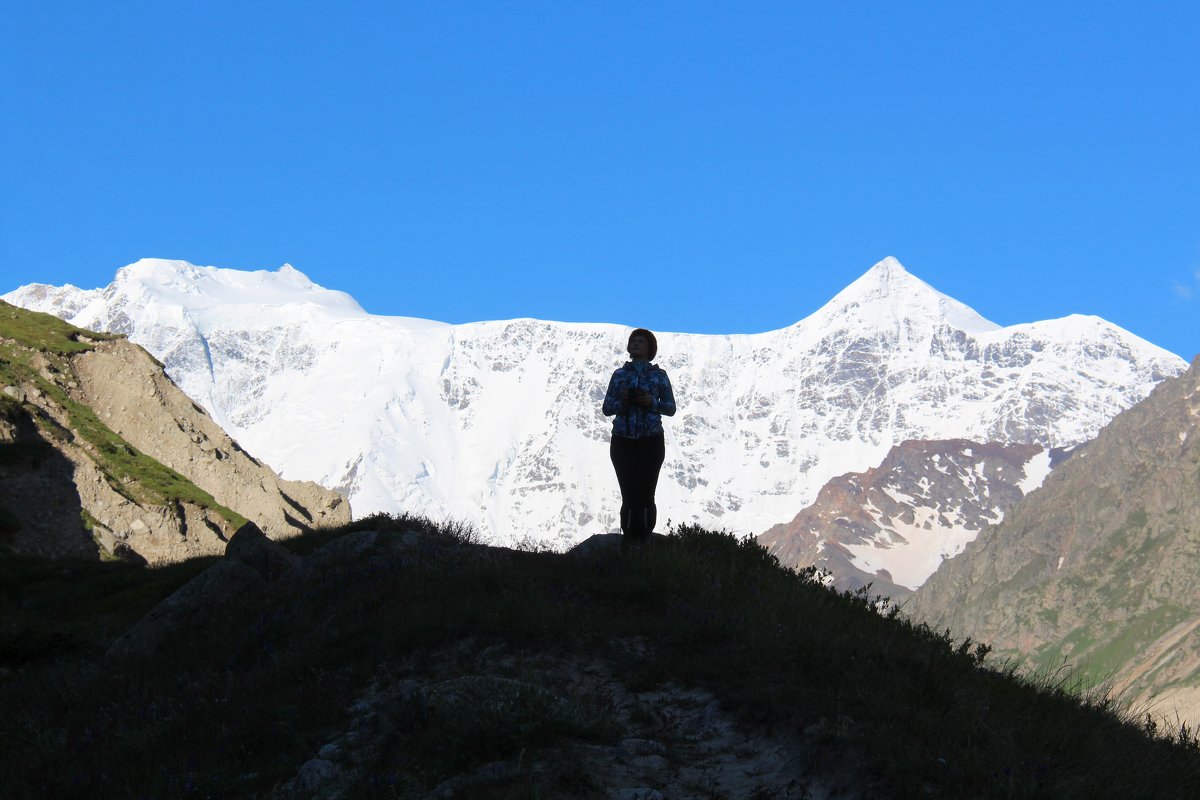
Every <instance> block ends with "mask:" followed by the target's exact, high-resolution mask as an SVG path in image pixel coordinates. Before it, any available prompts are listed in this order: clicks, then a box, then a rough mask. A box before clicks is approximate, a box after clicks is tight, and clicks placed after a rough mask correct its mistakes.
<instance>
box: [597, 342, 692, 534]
mask: <svg viewBox="0 0 1200 800" xmlns="http://www.w3.org/2000/svg"><path fill="white" fill-rule="evenodd" d="M627 347H628V350H629V359H630V360H629V361H628V362H626V363H625V366H623V367H621V368H620V369H618V370H617V371H616V372H614V373H613V376H612V379H611V380H610V381H609V382H608V393H607V394H605V395H604V415H605V416H606V417H611V416H614V415H615V416H616V418H615V419H614V420H613V432H612V444H611V445H610V446H609V455H610V456H611V457H612V462H613V468H614V469H615V470H616V471H617V483H619V484H620V485H621V533H622V534H623V537H622V539H621V544H622V545H626V544H630V543H635V544H639V545H640V544H645V543H646V542H647V541H649V540H650V534H651V533H652V532H653V531H654V523H655V521H656V517H657V513H658V509H657V508H655V506H654V489H655V487H657V486H658V471H659V469H660V468H661V467H662V463H663V457H664V456H665V454H666V448H665V446H664V444H663V427H662V415H663V414H665V415H667V416H668V417H671V416H674V415H675V396H674V395H673V394H672V393H671V381H670V379H669V378H668V377H667V373H666V372H664V371H663V370H661V369H659V368H658V367H656V366H655V365H654V364H651V363H650V361H651V359H653V358H654V356H655V354H656V353H657V352H658V341H657V340H656V339H655V338H654V334H653V333H651V332H650V331H648V330H646V329H645V328H638V329H637V330H635V331H634V332H633V333H631V334H629V344H628V346H627Z"/></svg>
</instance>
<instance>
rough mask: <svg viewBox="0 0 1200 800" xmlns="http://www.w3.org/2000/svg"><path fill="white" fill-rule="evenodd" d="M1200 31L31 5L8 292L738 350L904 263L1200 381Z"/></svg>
mask: <svg viewBox="0 0 1200 800" xmlns="http://www.w3.org/2000/svg"><path fill="white" fill-rule="evenodd" d="M1198 8H1200V4H1197V3H1193V2H1168V3H1154V2H1128V3H1121V2H1101V3H1096V2H1048V1H1047V0H1041V1H1040V2H968V1H964V2H953V3H936V4H935V3H922V2H908V3H884V2H832V1H831V2H823V3H802V2H786V3H783V2H781V3H766V2H749V3H745V2H742V3H732V2H729V3H705V2H679V3H675V2H611V1H610V2H562V1H561V0H556V1H554V2H519V1H517V2H504V3H499V2H496V3H491V2H481V1H477V2H447V1H444V0H443V1H442V2H420V3H410V2H398V1H397V0H392V2H378V3H376V2H370V3H366V2H341V3H312V2H309V3H305V2H287V3H269V2H244V0H243V2H238V3H228V2H162V0H156V1H155V2H121V1H120V0H114V2H112V3H96V2H77V3H57V2H53V1H52V0H41V1H39V2H16V0H9V2H7V3H5V10H4V12H3V20H2V22H0V98H2V102H3V106H2V108H0V111H2V116H3V120H2V124H0V147H2V148H3V163H2V165H0V291H7V290H9V289H11V288H15V287H16V286H18V285H20V284H23V283H27V282H31V281H39V282H46V283H63V282H71V283H74V284H76V285H79V286H83V287H85V288H92V287H95V286H102V285H104V284H107V283H108V282H109V281H110V280H111V279H112V275H113V272H114V271H115V270H116V269H117V268H118V267H120V266H122V265H124V264H126V263H129V262H131V261H134V260H136V259H137V258H140V257H143V256H153V257H160V258H181V259H186V260H188V261H192V262H194V263H197V264H203V265H216V266H222V267H234V268H239V269H263V268H267V269H274V268H276V267H278V266H279V265H280V264H282V263H284V262H289V263H291V264H293V265H294V266H296V267H297V268H298V269H300V270H301V271H303V272H305V273H307V274H308V275H309V276H310V277H311V278H312V279H313V280H315V281H317V282H318V283H321V284H323V285H325V286H328V287H330V288H336V289H342V290H344V291H347V292H349V293H351V294H352V295H354V296H355V297H356V298H357V299H358V300H359V302H360V303H362V305H363V306H364V307H366V308H367V309H368V310H369V311H372V312H375V313H380V314H401V315H409V316H421V317H428V318H432V319H439V320H445V321H448V322H465V321H473V320H482V319H504V318H511V317H519V316H532V317H540V318H544V319H557V320H575V321H606V322H618V323H624V324H630V325H645V326H647V327H650V328H653V329H657V330H675V331H690V332H700V333H734V332H755V331H764V330H771V329H774V328H779V327H782V326H785V325H789V324H791V323H793V322H795V321H796V320H798V319H800V318H802V317H804V316H806V315H807V314H809V313H811V312H812V311H814V310H815V309H816V308H818V307H819V306H820V305H821V304H822V303H824V302H825V301H826V300H828V299H829V297H831V296H832V295H833V294H834V293H835V292H837V291H838V290H840V289H841V288H842V287H844V286H845V285H846V284H847V283H849V282H850V281H851V280H853V279H854V278H856V277H858V275H860V274H861V273H862V272H864V271H865V270H866V269H867V268H868V267H870V266H871V264H873V263H874V262H875V261H877V260H879V259H881V258H883V257H884V256H887V255H894V256H896V257H898V258H899V259H900V260H901V261H902V262H903V263H904V264H905V265H906V266H907V267H908V268H909V269H910V271H912V272H913V273H914V274H916V275H918V276H919V277H921V278H923V279H924V280H926V281H928V282H929V283H931V284H933V285H934V286H935V287H937V288H938V289H940V290H942V291H943V292H946V293H947V294H949V295H951V296H953V297H956V298H957V299H959V300H961V301H963V302H965V303H967V304H969V305H971V306H973V307H974V308H975V309H976V310H978V311H979V312H980V313H982V314H983V315H984V316H986V317H989V318H990V319H992V320H994V321H996V322H998V323H1001V324H1011V323H1015V322H1026V321H1032V320H1036V319H1046V318H1050V317H1057V316H1062V315H1065V314H1069V313H1075V312H1078V313H1089V314H1098V315H1100V316H1102V317H1105V318H1106V319H1109V320H1111V321H1113V322H1115V323H1117V324H1119V325H1122V326H1124V327H1126V328H1128V329H1129V330H1131V331H1133V332H1134V333H1137V334H1138V335H1140V336H1143V337H1145V338H1147V339H1149V340H1150V341H1152V342H1155V343H1157V344H1159V345H1161V346H1163V347H1166V348H1167V349H1169V350H1172V351H1174V352H1176V353H1179V354H1181V355H1183V356H1185V357H1188V358H1190V357H1191V356H1192V355H1194V354H1195V353H1197V352H1198V351H1200V10H1198Z"/></svg>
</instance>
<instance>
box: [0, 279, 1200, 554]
mask: <svg viewBox="0 0 1200 800" xmlns="http://www.w3.org/2000/svg"><path fill="white" fill-rule="evenodd" d="M138 263H139V265H140V266H138V269H136V270H130V269H129V268H125V269H126V270H128V272H127V273H124V278H123V279H122V281H119V282H114V283H113V284H110V286H109V287H106V288H105V289H102V290H90V292H92V293H93V294H87V295H86V297H85V296H84V295H83V294H80V293H79V292H82V291H83V290H79V292H76V293H74V294H72V293H71V292H69V291H67V290H65V289H55V288H53V287H45V286H30V287H25V288H23V289H19V290H17V291H15V292H12V293H10V294H9V295H6V297H8V298H11V299H13V300H15V301H16V302H17V303H18V304H25V305H28V306H30V307H43V308H46V309H47V310H54V309H56V308H57V309H58V311H59V312H60V313H63V314H64V315H67V316H69V317H70V319H71V320H72V321H73V322H74V323H75V324H79V325H82V326H84V327H89V328H112V329H115V330H118V331H122V332H125V333H127V334H128V335H130V336H131V338H132V339H133V340H135V341H138V342H139V343H141V344H143V345H144V346H145V347H147V349H149V350H150V351H151V352H153V353H154V354H155V355H156V356H157V357H158V358H159V359H160V360H162V361H163V362H164V363H165V364H166V365H167V368H168V370H169V372H170V373H171V374H172V375H173V376H174V377H175V378H176V380H177V381H178V383H179V384H180V386H181V388H183V389H184V390H185V391H186V392H187V393H188V394H189V395H191V396H192V397H194V398H196V399H197V401H198V402H200V403H201V404H202V405H204V406H205V407H206V408H207V409H208V410H209V411H210V413H211V414H212V416H213V418H214V419H215V420H217V421H218V422H219V423H220V424H221V425H222V427H224V428H226V430H229V431H230V432H231V433H232V434H233V435H234V436H235V437H236V438H237V439H238V440H239V441H242V442H244V443H245V444H246V446H247V447H248V448H249V449H250V450H252V451H253V452H256V453H261V454H262V455H263V457H264V458H265V459H266V460H267V461H268V463H271V464H272V466H273V467H275V468H276V469H277V470H278V471H279V472H280V473H281V474H283V475H284V476H285V477H289V478H293V477H294V478H302V479H308V480H315V481H317V482H319V483H321V484H323V485H326V486H330V487H334V488H337V489H339V490H340V491H343V492H345V493H347V494H348V495H349V496H350V497H351V502H352V503H353V505H354V508H355V509H356V512H357V513H361V514H368V513H371V512H373V511H400V510H403V511H407V512H412V513H421V514H426V515H429V516H432V517H434V518H445V517H447V516H449V517H455V518H461V519H464V520H465V521H468V522H470V523H472V524H474V525H476V526H477V527H479V528H480V529H481V530H482V531H483V532H484V533H485V535H486V536H489V537H491V538H492V539H493V540H494V541H497V542H498V543H502V542H508V543H513V542H515V541H517V540H518V539H519V538H521V537H523V536H532V537H534V538H536V539H537V540H538V541H541V542H544V543H548V544H551V545H552V546H555V547H559V548H565V547H568V546H570V545H571V544H573V543H575V542H576V541H578V539H579V538H580V536H583V535H586V534H587V533H592V532H596V531H597V530H613V529H615V524H616V514H615V511H616V508H617V506H618V501H617V490H616V485H615V481H614V480H613V479H612V477H611V467H610V465H609V464H608V458H607V452H606V450H607V448H606V447H605V443H606V441H607V436H608V429H609V425H608V421H607V420H605V419H604V418H603V416H602V415H601V414H600V412H599V404H600V396H602V394H603V389H604V382H605V381H606V380H607V377H608V375H609V374H610V373H611V371H612V369H613V368H614V367H615V366H617V365H619V364H620V363H621V362H622V361H623V360H624V356H623V345H624V338H625V336H626V334H627V330H626V329H625V328H623V327H621V326H616V325H607V324H601V323H578V324H575V323H553V322H544V321H540V320H532V319H522V320H511V321H492V322H478V323H467V324H462V325H449V324H446V323H439V322H435V321H428V320H418V319H413V318H406V317H377V316H373V315H364V313H365V312H361V309H359V308H358V306H357V304H356V303H355V304H354V306H353V307H351V306H350V305H349V304H348V302H345V301H343V300H341V299H340V297H338V296H337V294H338V293H334V295H331V296H330V297H332V298H333V299H330V297H327V296H325V295H319V294H317V295H314V294H313V292H312V291H308V290H305V291H303V292H300V293H298V294H297V295H296V297H297V298H299V299H304V300H305V302H295V303H276V302H272V303H266V302H265V299H278V298H279V297H281V296H286V294H287V293H286V292H283V291H282V290H280V291H279V292H275V290H278V289H279V287H280V286H281V285H282V284H283V283H290V282H294V281H295V277H294V276H291V275H289V276H285V280H282V282H280V281H276V280H274V279H272V278H271V276H273V275H277V273H267V272H263V273H253V274H252V275H253V280H252V279H251V278H249V277H246V274H244V273H238V272H237V271H218V270H216V269H215V268H200V267H195V268H192V269H194V270H196V271H198V272H196V273H194V274H200V275H203V276H204V280H205V281H217V280H226V281H230V280H232V281H233V282H234V284H235V285H236V286H237V287H238V288H239V289H241V288H244V285H247V284H249V285H250V286H251V289H254V291H250V290H249V289H247V290H246V292H247V293H246V294H245V295H244V296H243V297H234V298H233V300H236V301H237V302H233V301H231V300H229V297H228V295H229V294H230V293H229V292H227V291H225V290H224V289H222V290H221V291H209V290H204V291H205V292H208V293H207V294H204V293H202V297H201V299H199V300H197V299H196V295H195V294H186V293H185V294H183V295H179V294H176V295H174V296H173V297H172V298H167V299H170V302H167V299H164V296H154V295H153V292H152V291H150V289H147V288H146V284H145V283H144V282H142V283H139V281H140V280H141V278H140V277H139V275H141V273H143V272H149V273H150V274H154V273H155V271H156V270H157V271H161V270H164V269H166V270H167V271H168V272H169V273H170V275H169V277H171V278H172V279H173V278H174V277H178V276H179V275H180V274H182V273H181V272H180V270H183V271H184V272H187V269H186V268H184V267H180V266H178V264H177V265H176V266H175V267H173V268H172V267H171V265H170V264H167V265H166V266H164V264H163V263H159V262H152V261H145V262H138ZM188 266H189V267H190V265H188ZM172 270H173V271H172ZM188 274H193V273H190V272H188ZM163 280H166V279H163ZM255 281H257V282H258V283H261V284H264V285H266V284H269V286H268V288H267V289H262V291H261V292H260V293H259V294H255V293H254V292H255V291H258V290H259V289H261V286H259V289H255V288H254V287H255V286H258V284H257V283H255ZM168 282H170V281H168ZM310 283H311V282H310ZM185 284H186V282H185ZM856 284H857V286H856ZM194 285H195V286H199V284H194ZM852 287H854V291H850V289H851V288H852ZM889 287H890V288H889ZM151 288H152V287H151ZM876 290H878V291H876ZM172 291H174V290H172ZM197 291H201V290H200V289H199V288H197ZM846 291H850V294H846ZM272 292H275V293H272ZM881 292H882V294H881ZM892 292H899V293H900V294H901V295H902V297H893V296H892V294H891V293H892ZM840 295H841V296H842V300H841V301H838V302H837V303H835V302H834V301H831V302H830V303H828V304H826V305H825V306H823V307H822V308H821V309H818V310H817V311H816V312H814V313H813V314H811V315H809V316H808V317H805V318H804V319H802V320H800V321H798V322H797V323H796V324H794V325H792V326H789V327H787V328H782V329H779V330H777V331H768V332H765V333H757V334H737V335H729V336H703V335H693V334H681V333H670V332H663V333H661V334H660V335H659V344H660V347H659V350H660V354H661V355H660V358H659V363H660V365H661V366H663V367H664V368H665V369H666V370H667V371H668V373H669V374H670V375H671V378H672V381H673V383H674V384H675V386H676V394H677V396H678V397H679V399H680V413H679V415H677V416H676V417H675V418H674V419H673V420H670V421H669V424H668V426H667V444H668V457H667V462H666V463H665V465H664V468H663V473H662V479H661V480H660V484H659V487H660V488H659V507H660V509H661V510H662V513H660V516H663V517H664V518H666V519H675V520H689V519H690V520H695V521H697V522H699V523H701V524H706V525H709V526H714V527H722V526H723V527H729V526H731V525H732V526H733V527H735V528H737V529H740V530H742V531H745V532H758V531H762V530H766V529H767V528H768V527H770V526H771V525H774V524H776V523H778V522H779V521H780V520H784V519H790V518H792V517H793V516H794V515H795V513H796V510H797V509H798V508H802V507H803V506H805V505H807V504H808V503H809V502H811V501H812V499H813V498H815V496H816V493H817V492H818V490H819V489H820V488H821V487H822V486H824V485H825V483H827V482H828V480H830V479H831V478H833V477H834V476H836V475H840V474H843V473H845V472H849V471H854V470H862V469H866V468H868V467H870V466H873V465H875V464H878V463H879V461H880V460H881V459H882V458H883V457H884V456H885V455H886V453H887V451H888V449H890V448H891V447H892V446H894V445H895V444H898V443H899V442H901V441H905V440H911V439H949V438H968V439H973V440H977V441H1001V442H1009V443H1038V444H1040V445H1042V446H1050V447H1056V446H1068V445H1071V444H1076V443H1078V442H1080V441H1084V440H1086V439H1088V438H1090V437H1091V436H1094V435H1095V432H1096V431H1098V430H1099V428H1100V427H1101V426H1102V425H1103V424H1104V423H1105V422H1107V420H1108V419H1110V418H1111V417H1112V416H1113V415H1115V414H1116V413H1117V412H1118V411H1120V410H1122V409H1124V408H1127V407H1128V406H1130V405H1132V404H1133V403H1134V402H1137V401H1138V400H1139V399H1141V398H1142V397H1144V396H1145V394H1146V393H1148V392H1149V390H1150V388H1152V387H1153V386H1154V385H1155V384H1156V383H1157V382H1158V381H1160V380H1162V379H1163V378H1164V377H1168V376H1170V375H1173V374H1178V372H1181V371H1182V370H1183V368H1184V366H1185V364H1184V362H1183V361H1182V359H1179V358H1178V357H1177V356H1174V355H1173V354H1170V353H1167V352H1166V351H1164V350H1162V349H1161V348H1157V347H1155V346H1153V345H1151V344H1150V343H1147V342H1144V341H1143V340H1140V339H1138V338H1137V337H1134V336H1133V335H1132V334H1128V333H1127V332H1125V331H1122V330H1121V329H1119V328H1117V327H1116V326H1112V325H1109V324H1107V323H1103V322H1102V321H1099V320H1093V321H1090V322H1089V321H1086V320H1083V321H1081V320H1078V319H1073V318H1067V319H1066V320H1065V321H1050V322H1047V323H1027V324H1025V325H1023V326H1010V327H1008V328H1000V327H997V326H993V325H991V323H987V324H986V325H985V324H984V323H986V320H983V318H982V317H979V316H978V315H977V314H974V312H970V310H969V309H968V308H967V307H966V306H963V305H962V304H960V303H957V301H953V300H952V299H950V298H948V297H946V296H945V295H942V294H941V293H938V292H937V291H936V290H935V289H933V288H932V287H929V286H928V284H925V283H924V282H922V281H920V280H919V279H917V278H916V277H915V276H912V275H911V273H909V272H907V270H904V269H903V267H902V266H901V265H900V264H899V262H896V261H895V260H894V259H890V260H888V259H885V260H884V261H883V262H880V263H879V264H877V265H876V266H875V267H872V269H871V270H868V272H867V273H866V274H864V276H863V277H862V278H860V279H859V281H856V282H855V283H853V284H851V286H850V287H847V290H845V291H844V292H843V293H840ZM911 296H915V297H916V298H917V300H916V301H915V306H916V310H913V309H912V308H910V305H912V304H911V303H907V301H904V300H903V298H908V299H909V300H911ZM321 298H325V299H326V300H329V303H330V307H329V308H327V307H326V306H325V305H322V304H321V303H320V302H317V300H320V299H321ZM889 298H891V300H889ZM836 299H837V298H836V297H835V300H836ZM243 301H246V302H243ZM873 304H874V305H873ZM330 309H332V310H330ZM356 309H357V310H356ZM872 309H874V310H872ZM963 309H966V310H965V311H964V310H963ZM968 312H969V313H968ZM972 315H973V316H972ZM860 317H861V318H860ZM960 317H961V319H959V318H960ZM864 319H865V320H866V321H868V322H871V324H872V325H873V326H874V327H871V328H869V329H868V328H864V325H863V322H864ZM956 324H960V325H962V326H964V327H965V328H968V329H969V330H965V329H964V328H963V327H955V325H956ZM989 326H990V327H989ZM984 328H987V329H986V330H985V329H984ZM972 331H974V332H972ZM297 430H304V431H305V437H304V439H303V440H302V441H299V440H297V437H295V435H294V433H295V431H297ZM459 453H470V454H471V458H469V459H462V458H459V457H458V456H457V454H459ZM580 531H582V532H583V533H579V532H580Z"/></svg>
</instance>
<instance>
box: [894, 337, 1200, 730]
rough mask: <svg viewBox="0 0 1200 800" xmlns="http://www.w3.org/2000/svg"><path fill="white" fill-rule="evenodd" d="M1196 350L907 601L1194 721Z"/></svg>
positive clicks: (1199, 545) (912, 608)
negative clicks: (1181, 368) (1175, 373)
mask: <svg viewBox="0 0 1200 800" xmlns="http://www.w3.org/2000/svg"><path fill="white" fill-rule="evenodd" d="M1198 441H1200V357H1197V358H1196V360H1195V361H1193V362H1192V365H1191V366H1190V367H1189V369H1188V371H1187V372H1186V373H1184V374H1183V375H1181V376H1179V377H1176V378H1173V379H1170V380H1168V381H1164V382H1163V383H1162V384H1160V385H1159V386H1158V387H1157V388H1156V389H1155V391H1154V392H1152V393H1151V395H1150V396H1149V397H1148V398H1147V399H1146V400H1144V401H1143V402H1141V403H1139V404H1137V405H1136V406H1134V407H1132V408H1130V409H1128V410H1126V411H1124V412H1122V413H1121V414H1119V415H1117V416H1116V417H1115V418H1114V419H1113V420H1112V421H1111V422H1110V423H1109V424H1108V425H1107V426H1105V428H1104V430H1103V431H1101V433H1100V435H1099V436H1097V437H1096V439H1095V440H1094V441H1092V442H1090V443H1089V444H1088V445H1087V446H1086V448H1084V450H1083V451H1082V452H1080V453H1078V454H1077V455H1075V456H1073V457H1072V458H1070V459H1069V460H1068V461H1067V462H1066V463H1064V464H1063V465H1062V466H1061V467H1059V468H1056V469H1055V470H1054V471H1053V472H1051V473H1050V475H1049V477H1047V479H1046V481H1045V482H1044V483H1043V484H1042V486H1041V487H1040V488H1038V489H1037V490H1035V491H1033V492H1032V493H1030V495H1029V496H1028V497H1027V498H1026V499H1025V500H1024V501H1022V502H1021V503H1018V504H1017V505H1016V506H1015V507H1014V508H1013V510H1012V512H1011V513H1010V514H1009V515H1008V516H1007V517H1006V518H1005V520H1004V521H1003V522H1002V523H1001V524H1000V525H999V526H997V527H996V528H995V529H993V530H990V531H989V532H988V534H987V535H986V536H980V537H979V538H978V539H977V540H975V541H974V542H973V543H971V544H969V545H968V546H967V547H966V549H965V551H964V552H963V554H962V555H961V556H959V557H958V558H955V559H954V560H952V561H950V562H948V563H947V564H946V565H945V566H944V567H943V568H942V569H941V570H939V571H938V572H937V573H936V574H934V575H933V577H931V578H930V579H929V581H927V582H926V583H925V585H923V586H922V587H921V588H920V589H919V590H918V591H917V592H916V594H915V595H914V597H913V598H912V600H911V602H910V604H909V606H908V608H907V610H908V611H909V612H910V613H911V614H913V615H914V617H916V618H918V619H925V620H927V621H929V622H930V623H931V624H935V625H939V626H940V625H945V626H949V627H951V628H952V629H954V630H955V632H956V633H958V634H959V635H968V636H974V637H982V638H984V639H985V640H987V641H991V642H993V643H994V644H995V646H996V649H997V652H998V653H999V654H1000V655H1002V656H1003V655H1007V656H1011V657H1013V658H1023V659H1024V660H1025V661H1026V662H1027V663H1029V664H1030V666H1032V667H1033V668H1036V669H1042V670H1047V671H1049V670H1053V669H1057V668H1060V667H1061V666H1062V665H1064V664H1068V665H1070V666H1071V667H1072V669H1074V670H1075V671H1076V672H1078V673H1079V674H1081V675H1082V676H1083V678H1084V680H1085V681H1087V682H1089V683H1094V682H1098V681H1106V682H1111V684H1112V685H1113V686H1114V688H1115V689H1116V690H1118V691H1121V692H1123V693H1125V694H1126V695H1127V696H1128V697H1129V698H1130V699H1133V700H1137V701H1138V702H1142V703H1145V704H1149V705H1150V707H1152V708H1155V709H1156V710H1157V711H1158V712H1162V713H1165V714H1166V716H1167V717H1168V718H1174V715H1176V714H1178V717H1179V718H1180V719H1183V720H1186V721H1188V722H1189V723H1190V724H1193V725H1194V724H1196V723H1197V722H1198V721H1200V679H1198V676H1200V632H1198V631H1197V628H1198V623H1197V617H1196V611H1195V609H1196V604H1197V601H1198V600H1200V579H1198V578H1197V577H1196V572H1197V571H1196V565H1197V564H1198V563H1200V492H1197V487H1198V486H1200V447H1197V442H1198Z"/></svg>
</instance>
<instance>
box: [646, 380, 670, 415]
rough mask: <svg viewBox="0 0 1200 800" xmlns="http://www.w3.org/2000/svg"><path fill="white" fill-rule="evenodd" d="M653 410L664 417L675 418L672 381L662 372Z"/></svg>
mask: <svg viewBox="0 0 1200 800" xmlns="http://www.w3.org/2000/svg"><path fill="white" fill-rule="evenodd" d="M651 408H652V409H653V410H654V411H657V412H658V413H659V414H662V415H664V416H667V417H673V416H675V393H674V392H672V391H671V379H670V378H668V377H667V373H666V372H665V371H663V372H662V382H661V384H660V385H659V387H658V396H657V397H655V398H654V405H653V406H651Z"/></svg>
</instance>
